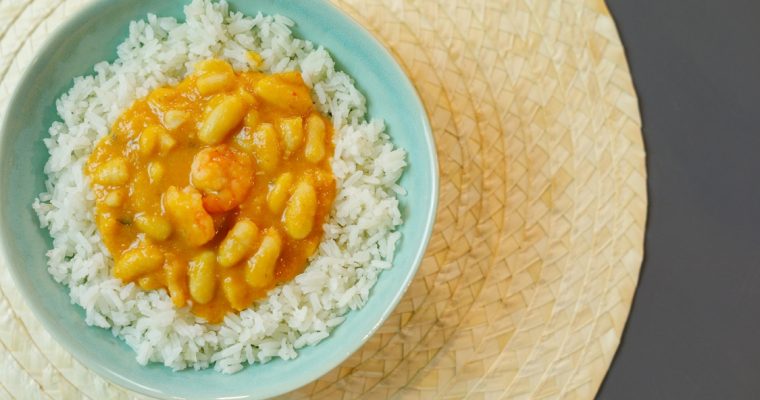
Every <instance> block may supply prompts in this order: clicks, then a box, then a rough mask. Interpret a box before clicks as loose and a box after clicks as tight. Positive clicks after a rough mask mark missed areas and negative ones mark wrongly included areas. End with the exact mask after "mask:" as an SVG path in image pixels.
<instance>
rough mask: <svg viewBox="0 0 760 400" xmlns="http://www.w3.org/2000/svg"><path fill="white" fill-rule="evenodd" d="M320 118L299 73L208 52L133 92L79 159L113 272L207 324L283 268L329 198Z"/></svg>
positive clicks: (327, 150)
mask: <svg viewBox="0 0 760 400" xmlns="http://www.w3.org/2000/svg"><path fill="white" fill-rule="evenodd" d="M250 56H251V58H252V60H254V62H255V63H256V64H258V60H259V59H260V57H259V56H258V55H257V54H256V53H250ZM331 125H332V124H331V122H330V121H329V120H328V119H327V118H326V117H325V116H324V115H323V114H322V113H320V112H319V111H318V110H315V109H314V105H313V103H312V100H311V94H310V92H309V88H308V87H307V86H306V84H305V83H304V81H303V79H302V77H301V74H300V72H297V71H291V72H284V73H279V74H265V73H261V72H255V71H246V72H235V71H234V69H233V68H232V65H230V64H229V63H228V62H227V61H224V60H219V59H209V60H204V61H201V62H200V63H198V64H197V65H196V66H195V69H194V72H193V73H192V74H190V75H189V76H188V77H187V78H185V79H184V80H182V81H181V82H180V83H179V84H177V85H175V86H162V87H159V88H157V89H154V90H153V91H151V92H150V93H149V94H148V95H147V96H146V97H145V98H143V99H139V100H137V101H135V102H134V103H133V104H132V105H131V106H130V107H129V108H128V109H127V110H126V111H124V113H123V114H121V115H120V116H119V117H118V118H117V119H116V122H115V123H114V124H113V127H112V128H111V129H110V131H109V133H108V135H106V136H105V137H103V138H102V139H100V141H99V142H98V144H97V145H96V146H95V149H94V150H93V151H92V153H91V154H90V156H89V158H88V161H87V164H86V166H85V175H86V176H87V177H88V178H90V179H89V180H90V183H91V185H92V191H93V192H94V194H95V223H96V226H97V227H98V232H99V233H100V237H101V238H102V239H103V243H104V244H105V245H106V247H107V248H108V251H109V253H110V254H111V256H112V258H113V259H114V267H113V270H112V273H113V275H114V276H115V277H116V278H118V279H120V280H121V281H122V282H123V283H130V282H137V284H138V286H140V288H142V289H143V290H157V289H164V290H165V291H166V292H167V293H168V294H169V297H170V298H171V300H172V302H173V303H174V306H175V307H178V308H181V307H184V306H186V305H188V304H190V305H191V307H190V310H191V311H192V312H193V313H194V314H195V315H198V316H201V317H203V318H204V319H205V320H206V321H208V322H211V323H219V322H221V321H222V320H223V319H224V316H225V315H227V314H228V313H229V312H231V311H233V310H234V311H242V310H244V309H246V308H248V307H250V306H251V304H252V303H253V301H254V300H255V299H259V298H262V297H265V296H266V294H267V292H268V291H269V290H270V289H272V287H274V286H275V284H276V283H281V282H288V281H290V280H292V278H293V277H294V276H295V275H297V274H299V273H300V272H302V271H303V268H304V266H305V265H306V262H307V260H308V259H309V257H311V256H312V255H313V254H314V252H315V251H316V249H317V246H318V245H319V243H320V242H321V241H322V234H323V231H322V225H323V224H324V223H325V222H326V221H327V217H328V216H329V213H330V210H331V209H332V204H333V200H334V199H335V179H334V178H333V174H332V168H331V167H330V162H329V159H328V158H327V157H326V155H327V154H331V153H332V149H333V145H332V140H331V138H332V126H331Z"/></svg>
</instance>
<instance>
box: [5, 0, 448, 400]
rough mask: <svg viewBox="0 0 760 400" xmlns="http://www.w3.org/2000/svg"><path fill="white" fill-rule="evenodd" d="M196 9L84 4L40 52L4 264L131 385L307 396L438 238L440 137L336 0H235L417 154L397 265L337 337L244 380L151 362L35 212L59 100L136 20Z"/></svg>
mask: <svg viewBox="0 0 760 400" xmlns="http://www.w3.org/2000/svg"><path fill="white" fill-rule="evenodd" d="M184 4H185V2H181V1H176V0H171V1H160V2H158V1H153V0H129V1H106V0H99V1H95V2H93V3H92V4H90V5H88V6H86V7H85V9H84V10H83V11H81V12H80V13H79V14H77V15H75V16H73V17H72V18H71V19H70V20H69V21H67V22H66V23H65V24H64V26H63V27H61V28H60V29H58V30H57V31H56V32H55V33H54V34H53V35H52V36H51V38H50V39H49V41H48V42H47V43H46V44H45V45H44V46H43V47H41V48H40V49H39V50H38V52H37V55H36V56H35V58H34V60H33V61H32V63H31V65H30V66H29V67H28V69H27V71H25V75H24V76H23V77H22V79H21V82H20V84H19V86H18V87H17V90H16V92H15V94H14V97H13V98H12V99H11V101H10V105H9V108H8V110H7V112H6V113H5V118H4V124H3V126H2V132H1V134H2V136H1V137H0V166H1V169H0V236H1V237H0V239H1V240H0V243H2V245H0V250H1V251H0V255H1V256H2V259H0V261H1V262H2V263H3V265H4V266H7V267H8V268H9V269H10V271H11V274H12V275H13V277H14V280H15V282H16V285H17V287H18V289H19V290H20V291H21V293H22V295H23V297H24V299H25V301H26V302H27V304H28V305H29V306H30V308H31V309H32V310H33V312H34V313H35V315H36V316H37V318H38V319H39V320H40V321H41V322H42V324H43V325H44V326H45V327H46V329H47V330H48V331H49V332H50V333H51V335H52V336H53V337H55V338H56V339H57V341H58V342H59V343H61V344H62V345H63V346H64V347H65V348H66V349H67V350H68V351H70V352H71V353H72V354H73V355H74V356H75V357H76V358H77V359H78V360H79V361H80V362H82V363H83V364H84V365H85V366H87V367H88V368H90V369H92V370H94V371H95V372H97V373H99V374H101V375H102V376H104V377H106V378H107V379H109V380H111V381H113V382H115V383H117V384H120V385H122V386H125V387H127V388H129V389H132V390H135V391H138V392H141V393H144V394H148V395H152V396H156V397H163V398H178V397H179V398H199V399H209V398H264V397H269V396H273V395H277V394H282V393H285V392H288V391H290V390H293V389H296V388H298V387H300V386H302V385H305V384H306V383H308V382H310V381H312V380H314V379H316V378H318V377H319V376H321V375H323V374H324V373H326V372H328V371H329V370H330V369H332V368H334V367H335V366H337V365H338V364H340V362H341V361H343V360H344V359H345V358H347V357H348V356H349V355H350V354H351V353H353V352H354V351H355V350H357V349H358V348H359V347H360V346H361V344H362V343H363V342H364V341H366V340H367V338H369V336H371V334H372V333H373V332H374V331H375V330H376V329H377V327H378V326H379V325H380V324H381V323H382V322H383V321H384V320H385V319H386V318H387V317H388V315H389V314H390V313H391V311H392V310H393V308H394V307H395V305H396V304H397V303H398V301H399V300H400V298H401V296H402V295H403V293H404V291H405V290H406V287H407V286H408V285H409V283H410V281H411V280H412V278H413V276H414V274H415V272H416V270H417V267H418V265H419V263H420V261H421V258H422V255H423V253H424V250H425V247H426V245H427V242H428V239H429V237H430V233H431V230H432V225H433V220H434V216H435V210H436V206H437V194H438V170H437V163H436V155H435V148H434V144H433V139H432V134H431V132H430V127H429V124H428V121H427V116H426V113H425V110H424V109H423V107H422V105H421V103H420V101H419V98H418V96H417V94H416V92H415V90H414V87H413V86H412V85H411V83H410V82H409V80H408V78H407V77H406V75H405V74H404V72H403V71H402V69H401V68H400V67H399V66H398V64H397V63H396V62H395V61H394V60H393V57H392V56H391V55H390V54H389V53H388V52H387V51H386V50H385V49H384V48H383V47H382V46H381V45H380V44H379V43H378V42H377V41H376V40H374V39H373V38H372V37H371V36H370V35H369V34H368V33H367V32H366V31H365V30H364V29H363V28H362V27H360V26H359V25H358V24H356V23H355V22H354V21H353V20H351V19H350V18H348V17H347V16H345V15H344V14H342V13H341V12H340V11H339V10H337V9H336V8H335V7H334V6H332V5H331V4H329V3H328V2H327V1H325V0H310V1H301V0H255V1H245V0H232V1H230V6H231V9H232V10H235V11H241V12H243V13H245V14H248V15H255V14H256V13H257V12H259V11H261V12H263V13H265V14H275V13H276V14H282V15H285V16H287V17H289V18H291V19H292V20H294V21H295V23H296V27H295V28H294V34H295V36H297V37H301V38H306V39H309V40H311V41H313V42H315V43H316V44H320V45H323V46H325V48H326V49H328V51H330V53H331V54H332V55H333V57H334V58H335V60H336V63H337V65H338V67H339V68H340V69H342V70H344V71H345V72H347V73H348V74H349V75H351V76H352V77H353V78H354V79H355V80H356V85H357V87H358V88H359V89H360V90H361V91H362V92H363V93H364V94H365V95H366V96H367V100H368V105H369V116H370V117H378V118H383V119H384V120H385V121H386V126H387V132H388V133H389V135H390V136H391V138H392V140H393V142H394V143H395V144H396V145H398V146H401V147H403V148H405V149H406V150H407V151H408V154H409V155H408V162H409V166H408V167H407V169H406V171H405V173H404V175H403V177H402V179H401V182H400V184H401V185H402V186H403V187H405V188H406V189H407V190H408V194H407V195H406V196H402V197H401V198H400V202H401V206H402V213H403V216H404V219H405V222H404V225H403V226H402V227H401V228H400V230H401V232H402V234H403V239H402V241H401V243H400V245H399V247H398V249H397V252H396V258H395V260H394V262H393V268H391V269H390V270H387V271H384V272H383V273H382V274H381V276H380V278H379V280H378V282H377V284H376V286H375V287H374V289H373V291H372V294H371V296H370V298H369V301H368V302H367V304H366V306H365V307H364V308H362V309H361V310H358V311H353V312H351V313H349V315H348V318H347V320H346V321H345V322H344V323H343V324H342V325H340V326H339V327H338V328H337V329H335V330H334V331H333V332H332V334H331V336H330V337H329V338H327V339H326V340H324V341H323V342H321V343H320V344H318V345H317V346H314V347H307V348H304V349H301V350H300V351H299V356H298V357H297V358H296V359H294V360H290V361H282V360H280V359H275V360H273V361H271V362H269V363H267V364H263V365H260V364H256V365H253V366H248V367H246V368H245V369H243V370H242V371H241V372H239V373H237V374H233V375H222V374H220V373H218V372H215V371H214V370H213V369H206V370H202V371H194V370H185V371H181V372H173V371H171V370H170V369H168V368H166V367H164V366H162V365H158V364H149V365H148V366H140V365H139V364H137V362H136V361H135V354H134V352H133V351H132V350H131V349H130V348H129V347H127V345H126V344H125V343H124V342H123V341H122V340H120V339H118V338H115V337H114V336H113V335H112V334H111V332H110V331H108V330H105V329H99V328H94V327H89V326H87V325H85V323H84V312H83V310H82V309H81V308H80V307H79V306H76V305H73V304H71V302H70V299H69V296H68V288H66V287H64V286H63V285H60V284H58V283H56V282H55V281H54V280H53V279H52V278H51V277H50V275H49V274H48V273H47V266H46V257H45V253H46V251H48V250H49V249H50V248H51V247H52V242H51V238H50V237H49V235H48V234H47V231H45V230H43V229H41V228H40V227H39V223H38V220H37V217H36V215H35V213H34V211H33V210H32V207H31V204H32V202H33V201H34V199H35V198H36V196H37V195H38V194H39V193H40V192H42V191H44V189H45V175H44V173H43V166H44V164H45V162H46V161H47V158H48V153H47V150H46V148H45V146H44V144H43V139H44V138H46V137H48V132H47V129H48V127H49V126H50V125H51V123H52V122H53V121H55V120H57V115H56V111H55V101H56V99H57V98H58V97H60V96H61V95H62V94H63V93H65V92H66V91H67V90H68V89H69V88H70V87H71V85H72V79H73V78H74V77H76V76H81V75H87V74H92V73H93V66H94V65H95V64H96V63H97V62H100V61H103V60H108V61H113V60H114V59H115V58H116V46H117V45H118V44H119V43H120V42H121V41H122V40H123V39H124V38H125V37H126V35H127V33H128V26H129V21H131V20H136V19H142V18H145V16H146V14H148V13H153V14H157V15H160V16H173V17H176V18H179V19H182V15H183V14H182V7H183V5H184Z"/></svg>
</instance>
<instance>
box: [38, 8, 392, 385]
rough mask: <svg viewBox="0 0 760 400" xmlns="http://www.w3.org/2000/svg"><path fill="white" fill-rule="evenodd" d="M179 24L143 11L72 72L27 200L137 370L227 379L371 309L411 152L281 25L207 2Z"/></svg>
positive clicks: (97, 321) (388, 261)
mask: <svg viewBox="0 0 760 400" xmlns="http://www.w3.org/2000/svg"><path fill="white" fill-rule="evenodd" d="M185 17H186V21H185V22H182V23H180V22H177V21H176V20H174V19H173V18H159V17H156V16H153V15H149V16H148V17H147V19H146V20H142V21H135V22H133V23H132V24H131V25H130V34H129V37H128V38H127V39H126V40H125V41H124V42H123V43H122V44H121V45H120V46H119V47H118V56H119V58H118V59H117V60H115V61H114V62H112V63H106V62H104V63H100V64H98V65H96V66H95V74H94V75H93V76H87V77H80V78H76V79H75V80H74V85H73V87H72V88H71V89H70V90H69V91H68V92H67V93H66V94H64V95H63V96H62V97H61V98H60V99H59V101H58V102H57V109H58V113H59V116H60V117H61V121H58V122H56V123H54V124H53V126H51V128H50V138H49V139H47V140H46V145H47V147H48V149H49V152H50V158H49V160H48V162H47V164H46V166H45V172H46V174H47V175H48V182H47V190H46V192H45V193H42V194H40V196H39V199H38V200H37V201H36V202H35V204H34V208H35V210H36V211H37V213H38V215H39V217H40V221H41V224H42V226H43V227H44V228H46V229H48V230H49V232H50V235H51V236H52V238H53V248H52V250H50V251H49V252H48V259H49V271H50V273H51V275H52V276H53V277H54V278H55V279H56V280H57V281H59V282H61V283H63V284H66V285H67V286H68V287H69V290H70V296H71V299H72V301H73V302H74V303H76V304H79V305H81V306H82V307H83V308H84V309H85V320H86V322H87V323H88V324H91V325H95V326H98V327H102V328H108V329H111V330H112V332H113V333H114V334H115V335H117V336H119V337H121V338H123V339H124V340H125V342H126V343H127V344H128V345H129V346H130V347H132V348H133V349H134V350H135V351H136V353H137V356H136V358H137V361H138V362H140V363H141V364H145V363H147V362H149V361H153V362H160V363H163V364H164V365H166V366H168V367H171V368H173V369H183V368H187V367H193V368H196V369H200V368H206V367H209V366H211V365H212V364H213V365H214V367H215V369H217V370H219V371H222V372H226V373H232V372H235V371H238V370H240V369H241V368H242V367H243V365H245V364H253V363H256V362H267V361H269V360H270V359H272V358H273V357H280V358H283V359H291V358H293V357H296V355H297V350H298V349H300V348H302V347H303V346H306V345H314V344H317V343H318V342H319V341H321V340H323V339H324V338H325V337H327V336H328V335H329V334H330V331H331V330H332V329H334V328H335V327H336V326H337V325H339V324H340V323H341V322H342V321H343V320H344V318H345V317H344V314H345V313H346V312H347V311H349V310H350V309H357V308H360V307H361V306H362V305H363V304H364V303H365V302H366V300H367V298H368V296H369V295H370V290H371V288H372V286H373V285H374V283H375V281H376V279H377V276H378V274H379V273H380V272H381V271H382V270H383V269H387V268H390V267H391V265H392V260H393V255H394V249H395V246H396V244H397V242H398V240H399V239H400V234H399V233H398V232H397V231H396V228H397V227H398V226H399V225H400V224H401V223H402V218H401V213H400V211H399V203H398V200H397V198H396V196H397V195H400V194H403V193H404V189H403V188H401V187H399V186H398V185H397V183H396V182H397V180H398V179H399V178H400V176H401V174H402V173H403V170H404V167H405V165H406V163H405V156H406V153H405V151H404V150H403V149H399V148H395V147H394V146H393V144H392V143H391V142H390V138H389V137H388V136H387V134H385V133H384V126H383V123H382V121H381V120H371V121H367V119H366V117H367V116H366V104H365V100H364V97H363V96H362V95H361V94H360V93H359V91H358V90H357V89H356V87H355V86H354V84H353V80H352V79H351V78H350V77H349V76H348V75H346V74H345V73H343V72H340V71H336V69H335V65H334V62H333V61H332V59H331V58H330V56H329V54H328V53H327V51H326V50H325V49H323V48H320V47H315V46H314V44H312V43H311V42H309V41H305V40H301V39H296V38H293V36H292V34H291V31H290V26H291V25H292V23H291V22H290V21H289V20H287V19H286V18H284V17H282V16H276V15H275V16H264V15H261V14H259V15H257V16H255V17H248V16H244V15H241V14H239V13H232V12H230V11H229V10H228V7H227V5H226V4H225V3H224V2H220V3H213V2H209V1H207V0H195V1H193V2H192V3H190V4H189V5H187V6H186V7H185ZM305 94H308V96H305ZM267 143H269V144H270V145H271V146H269V145H267ZM272 149H275V150H272Z"/></svg>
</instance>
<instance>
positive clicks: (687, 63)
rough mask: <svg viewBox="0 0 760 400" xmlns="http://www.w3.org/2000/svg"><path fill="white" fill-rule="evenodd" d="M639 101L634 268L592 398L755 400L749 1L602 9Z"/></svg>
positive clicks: (759, 137)
mask: <svg viewBox="0 0 760 400" xmlns="http://www.w3.org/2000/svg"><path fill="white" fill-rule="evenodd" d="M607 3H608V5H609V7H610V11H611V12H612V14H613V16H614V18H615V20H616V22H617V24H618V29H619V30H620V34H621V37H622V40H623V44H624V45H625V47H626V50H627V54H628V60H629V63H630V67H631V70H632V73H633V80H634V84H635V85H636V89H637V91H638V95H639V102H640V105H641V113H642V118H643V124H644V141H645V143H646V148H647V157H648V160H647V165H648V172H649V201H650V203H649V204H650V208H649V222H648V227H647V233H646V254H645V261H644V265H643V268H642V272H641V281H640V282H639V287H638V289H637V292H636V298H635V301H634V304H633V311H632V313H631V316H630V318H629V320H628V326H627V329H626V331H625V334H624V336H623V342H622V345H621V347H620V349H619V350H618V353H617V356H616V358H615V360H614V362H613V364H612V368H611V369H610V372H609V374H608V376H607V379H606V381H605V382H604V384H603V386H602V389H601V391H600V393H599V396H598V398H599V399H602V400H606V399H615V400H618V399H624V400H625V399H637V400H638V399H710V400H713V399H760V262H758V260H760V0H608V1H607Z"/></svg>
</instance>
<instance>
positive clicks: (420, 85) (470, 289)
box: [0, 0, 647, 399]
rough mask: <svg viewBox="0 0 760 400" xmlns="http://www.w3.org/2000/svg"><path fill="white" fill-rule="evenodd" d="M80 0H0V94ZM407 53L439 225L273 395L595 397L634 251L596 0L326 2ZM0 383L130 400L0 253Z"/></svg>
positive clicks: (632, 169)
mask: <svg viewBox="0 0 760 400" xmlns="http://www.w3.org/2000/svg"><path fill="white" fill-rule="evenodd" d="M85 2H86V0H66V1H63V0H0V110H4V109H5V106H6V103H7V101H8V97H9V94H10V92H11V91H12V89H13V87H14V86H15V83H16V82H17V80H18V78H19V74H20V71H22V70H23V69H24V67H25V66H26V65H27V63H29V61H30V60H31V57H32V55H33V54H34V51H35V50H36V49H37V48H38V47H39V46H40V44H41V42H42V41H43V40H44V39H45V37H46V35H47V34H49V32H50V31H51V30H52V29H54V28H55V27H56V26H57V25H58V24H59V23H60V22H61V21H62V20H64V19H65V18H66V17H67V16H68V15H70V14H72V13H74V12H76V11H77V10H78V9H79V8H80V7H81V6H82V5H83V4H84V3H85ZM337 4H338V5H339V7H341V8H342V9H344V10H346V11H347V12H348V13H349V14H351V15H353V16H354V17H355V18H356V19H358V20H359V22H360V23H361V24H362V25H364V26H365V27H367V28H368V29H369V30H371V31H373V32H374V33H375V34H376V36H378V37H379V38H380V39H381V40H382V41H384V42H385V43H386V45H387V46H388V47H389V48H390V49H391V51H392V52H393V53H394V54H395V56H396V57H397V59H398V60H399V62H400V63H401V64H402V65H403V67H404V68H406V70H407V71H408V74H409V76H410V77H411V79H412V81H413V82H414V84H415V85H416V87H417V89H418V90H419V92H420V95H421V97H422V100H423V102H424V104H425V107H426V108H427V111H428V113H429V115H430V119H431V122H432V126H433V131H434V133H435V137H436V141H437V146H438V156H439V158H440V174H441V193H440V206H439V211H438V216H437V221H436V227H435V231H434V233H433V237H432V240H431V243H430V247H429V249H428V251H427V254H426V257H425V259H424V261H423V263H422V265H421V267H420V270H419V272H418V274H417V276H416V278H415V280H414V282H413V283H412V285H411V287H410V288H409V291H408V293H407V294H406V296H405V297H404V299H403V300H402V301H401V303H400V304H399V306H398V308H397V309H396V310H395V312H394V314H393V315H392V316H391V317H390V318H389V320H388V321H387V322H386V323H385V324H384V325H383V326H382V328H381V329H380V330H379V331H378V332H377V333H376V334H375V335H374V336H373V337H372V338H371V339H370V340H369V341H368V342H367V344H366V345H365V346H364V347H363V348H362V349H361V350H360V351H358V352H357V353H356V354H354V355H353V356H351V357H350V358H349V359H348V360H347V361H346V362H344V363H343V365H341V366H340V367H338V368H336V369H334V370H333V371H331V372H330V373H328V374H327V375H325V376H324V377H322V378H321V379H320V380H318V381H316V382H314V383H312V384H310V385H308V386H306V387H304V388H302V389H300V390H298V391H297V392H295V393H291V394H290V395H288V396H287V397H288V398H303V397H307V396H313V397H316V398H329V399H334V398H356V397H365V398H387V397H402V398H426V399H427V398H464V397H468V398H489V399H496V398H505V399H507V398H509V399H512V398H525V399H527V398H567V399H576V398H578V399H589V398H592V397H593V396H594V395H595V393H596V391H597V390H598V388H599V385H600V384H601V382H602V379H603V378H604V375H605V373H606V371H607V368H608V366H609V364H610V361H611V359H612V357H613V355H614V354H615V350H616V349H617V346H618V343H619V341H620V336H621V334H622V331H623V327H624V325H625V321H626V318H627V316H628V312H629V309H630V306H631V301H632V297H633V293H634V289H635V287H636V282H637V279H638V274H639V268H640V264H641V260H642V256H643V237H644V227H645V218H646V208H647V197H646V171H645V166H644V148H643V143H642V138H641V123H640V119H639V111H638V106H637V100H636V93H635V91H634V88H633V85H632V83H631V77H630V74H629V71H628V67H627V65H626V60H625V55H624V52H623V48H622V45H621V44H620V40H619V38H618V34H617V31H616V29H615V24H614V22H613V20H612V18H611V17H610V15H609V13H608V11H607V9H606V7H605V5H604V3H603V1H602V0H468V1H459V2H457V1H436V0H415V1H407V0H338V1H337ZM0 289H1V292H0V398H6V397H8V398H13V397H18V398H53V399H58V398H90V399H106V398H108V399H118V398H140V396H137V395H135V394H132V393H129V392H127V391H125V390H123V389H121V388H119V387H117V386H115V385H112V384H110V383H108V382H106V381H104V380H103V379H102V378H100V377H98V376H97V375H95V374H94V373H92V372H91V371H89V370H87V369H86V368H84V367H83V366H82V365H81V364H79V363H78V362H77V361H75V360H74V359H72V357H71V356H70V355H69V354H68V353H67V352H66V351H65V350H63V349H62V348H61V347H60V346H59V345H58V344H57V343H55V342H54V341H53V340H51V338H50V337H49V336H48V334H47V333H46V332H45V331H44V329H43V328H42V327H41V326H40V324H39V323H38V322H37V321H36V320H35V318H34V316H33V315H31V314H30V312H29V310H28V308H27V307H26V305H25V304H24V300H23V299H22V298H21V297H20V296H19V294H18V292H17V291H16V289H15V288H14V285H13V282H12V281H11V279H10V277H9V274H8V271H7V270H6V269H4V268H2V267H0Z"/></svg>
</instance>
